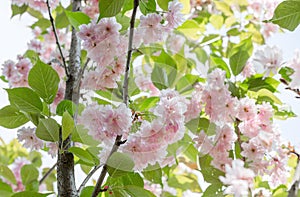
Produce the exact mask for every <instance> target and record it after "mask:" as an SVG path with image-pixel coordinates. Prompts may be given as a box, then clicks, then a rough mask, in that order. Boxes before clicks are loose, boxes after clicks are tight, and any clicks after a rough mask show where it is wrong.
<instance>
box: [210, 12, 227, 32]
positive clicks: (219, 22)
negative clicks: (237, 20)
mask: <svg viewBox="0 0 300 197" xmlns="http://www.w3.org/2000/svg"><path fill="white" fill-rule="evenodd" d="M209 22H210V23H211V24H212V25H213V26H214V28H216V29H221V28H222V26H223V24H224V18H223V16H222V15H215V14H213V15H211V17H210V18H209Z"/></svg>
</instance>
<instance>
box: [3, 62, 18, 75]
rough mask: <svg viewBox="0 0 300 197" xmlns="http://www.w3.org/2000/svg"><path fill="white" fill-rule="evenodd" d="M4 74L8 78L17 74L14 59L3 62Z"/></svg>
mask: <svg viewBox="0 0 300 197" xmlns="http://www.w3.org/2000/svg"><path fill="white" fill-rule="evenodd" d="M2 66H3V68H2V74H3V75H4V76H5V78H6V79H7V80H9V79H10V78H11V77H13V76H14V75H16V74H17V69H16V67H15V62H14V61H12V60H7V61H5V62H4V63H3V65H2Z"/></svg>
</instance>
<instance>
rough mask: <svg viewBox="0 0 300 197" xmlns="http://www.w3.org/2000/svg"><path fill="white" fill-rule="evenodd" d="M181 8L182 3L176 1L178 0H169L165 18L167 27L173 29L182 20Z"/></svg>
mask: <svg viewBox="0 0 300 197" xmlns="http://www.w3.org/2000/svg"><path fill="white" fill-rule="evenodd" d="M182 9H183V5H182V4H181V3H180V2H178V0H173V1H170V2H169V5H168V10H169V11H168V12H167V16H166V19H167V21H168V24H167V28H170V29H173V28H176V27H178V26H179V25H181V24H182V23H183V21H184V18H183V14H182V13H181V10H182Z"/></svg>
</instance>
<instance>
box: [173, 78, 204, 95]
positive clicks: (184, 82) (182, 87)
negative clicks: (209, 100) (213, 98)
mask: <svg viewBox="0 0 300 197" xmlns="http://www.w3.org/2000/svg"><path fill="white" fill-rule="evenodd" d="M198 79H199V76H196V75H192V74H186V75H184V76H183V77H181V78H180V79H179V81H178V82H177V83H176V90H177V91H179V92H180V93H184V92H186V91H189V90H191V89H193V86H194V85H195V83H196V82H198Z"/></svg>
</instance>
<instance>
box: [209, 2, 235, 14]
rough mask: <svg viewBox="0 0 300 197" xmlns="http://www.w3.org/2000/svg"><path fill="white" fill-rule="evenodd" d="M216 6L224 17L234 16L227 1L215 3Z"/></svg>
mask: <svg viewBox="0 0 300 197" xmlns="http://www.w3.org/2000/svg"><path fill="white" fill-rule="evenodd" d="M214 4H215V5H216V8H217V9H218V10H220V11H221V12H222V13H223V14H224V15H226V16H231V15H233V12H232V10H231V8H230V5H228V3H226V2H225V1H214Z"/></svg>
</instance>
